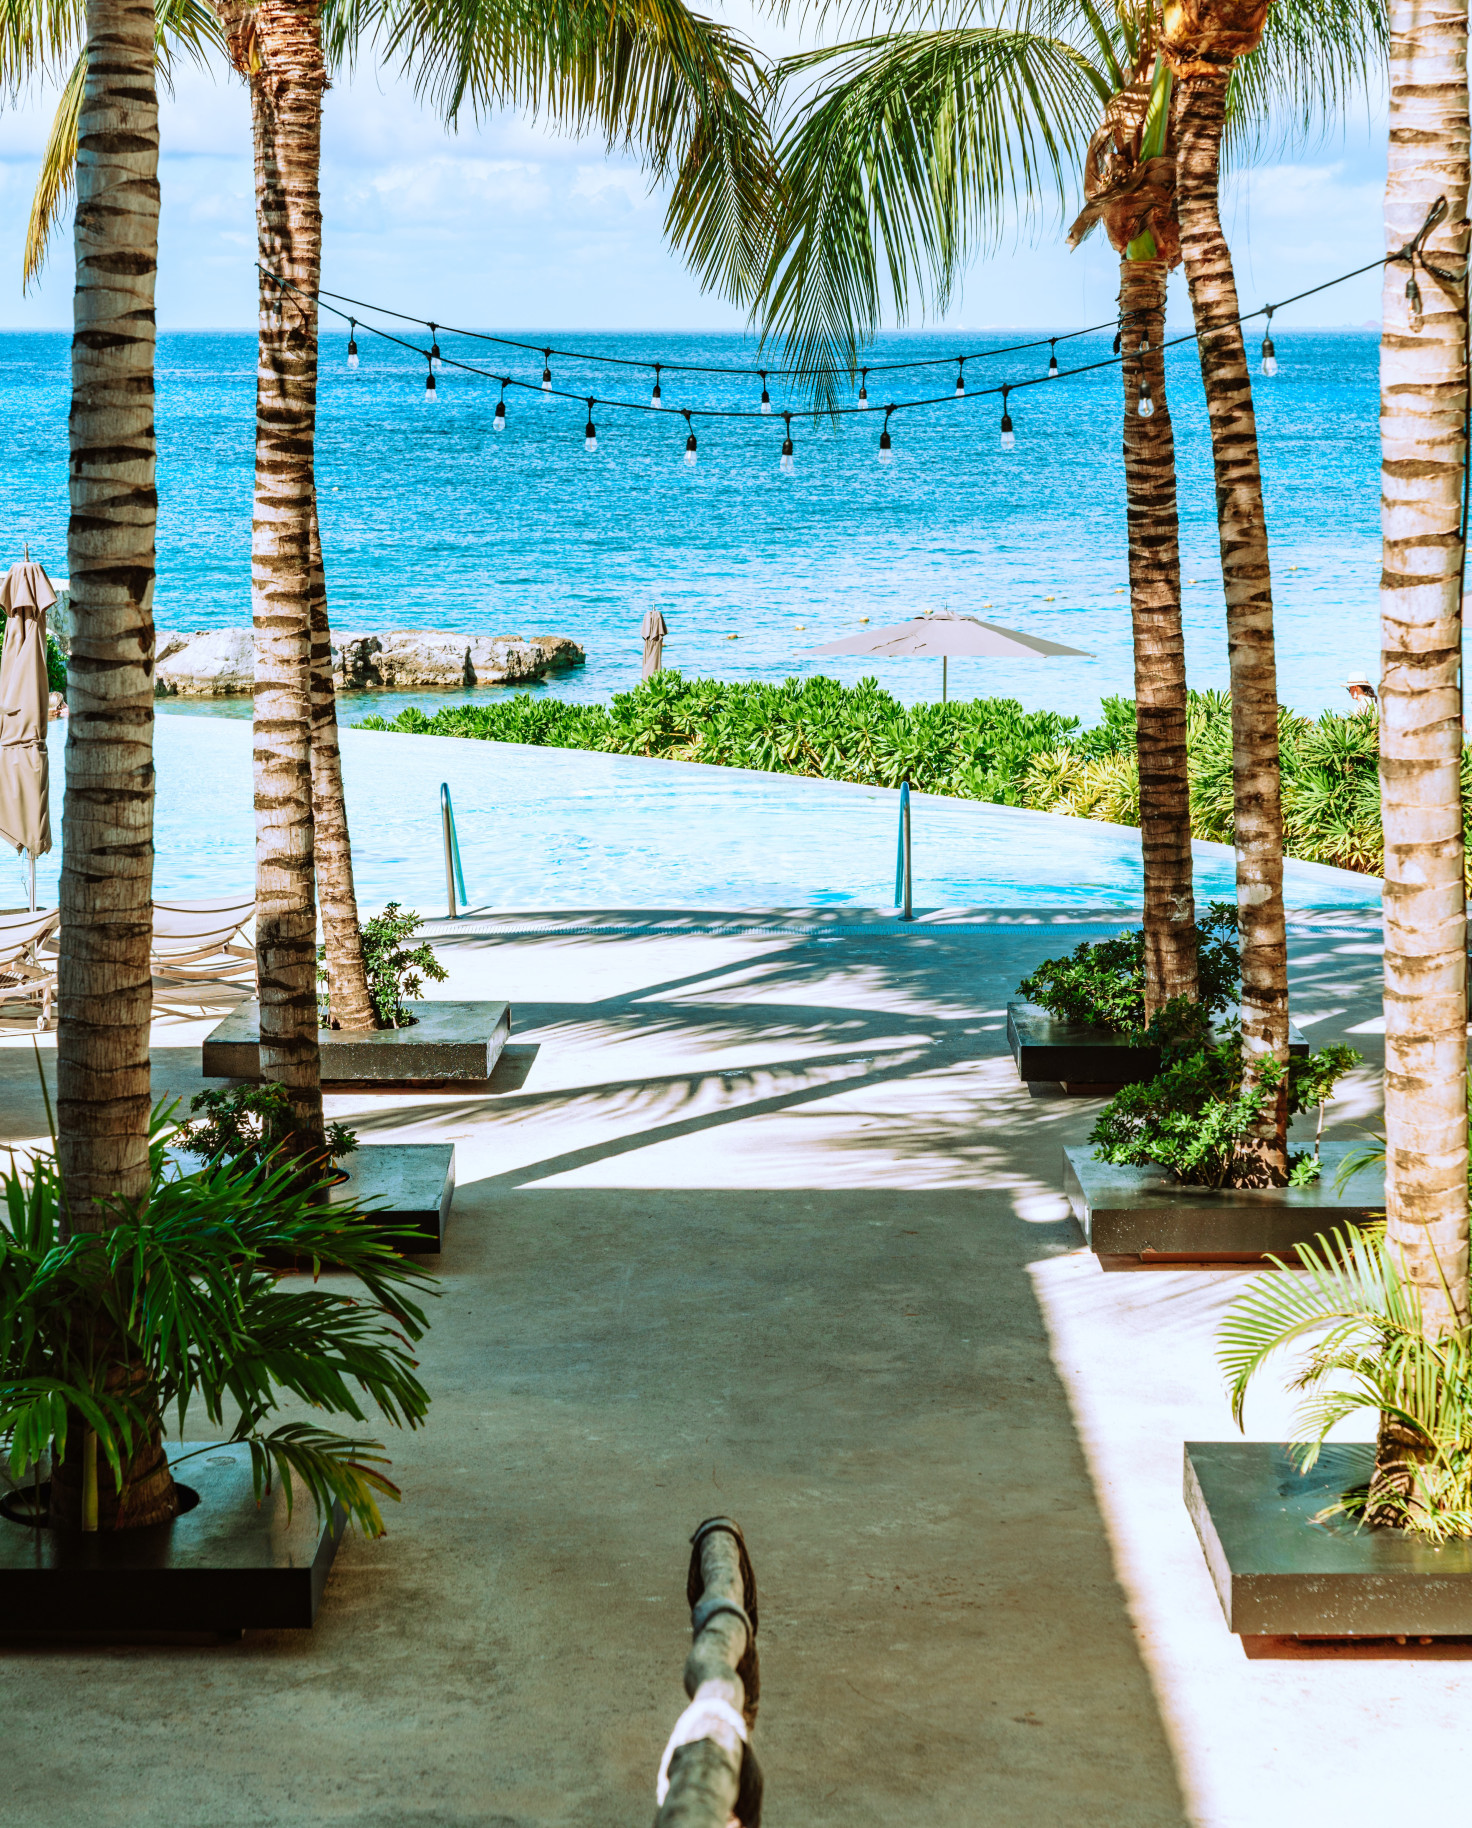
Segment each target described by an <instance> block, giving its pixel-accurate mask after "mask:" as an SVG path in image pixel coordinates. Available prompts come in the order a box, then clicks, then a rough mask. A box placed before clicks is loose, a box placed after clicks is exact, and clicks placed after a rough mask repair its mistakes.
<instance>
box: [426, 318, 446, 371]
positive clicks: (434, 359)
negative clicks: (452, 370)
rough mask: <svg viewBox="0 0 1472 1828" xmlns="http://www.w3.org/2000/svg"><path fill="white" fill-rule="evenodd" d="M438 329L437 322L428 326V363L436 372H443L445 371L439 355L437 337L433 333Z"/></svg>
mask: <svg viewBox="0 0 1472 1828" xmlns="http://www.w3.org/2000/svg"><path fill="white" fill-rule="evenodd" d="M438 329H439V325H438V324H431V325H430V326H429V341H430V350H429V365H430V367H431V368H432V369H433V370H434V371H435V373H436V374H443V373H444V372H445V364H444V362H443V360H442V359H441V356H440V345H439V339H438V337H436V335H435V332H436V331H437V330H438Z"/></svg>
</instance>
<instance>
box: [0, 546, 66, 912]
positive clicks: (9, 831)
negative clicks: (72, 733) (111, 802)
mask: <svg viewBox="0 0 1472 1828" xmlns="http://www.w3.org/2000/svg"><path fill="white" fill-rule="evenodd" d="M55 601H56V592H55V591H54V590H53V589H52V588H51V580H50V578H48V577H47V575H46V573H45V571H44V570H43V569H42V567H41V566H39V565H37V564H33V563H32V562H31V561H30V560H29V559H27V560H26V561H25V562H24V563H23V564H20V565H12V566H11V568H10V570H9V571H8V572H6V574H5V576H4V578H3V579H0V609H3V610H4V611H5V645H4V647H3V649H0V837H5V838H8V839H9V840H10V842H11V843H12V844H13V845H14V846H15V848H16V849H17V850H20V851H26V852H28V853H29V856H30V860H31V906H32V908H34V907H35V905H36V859H37V857H41V856H44V855H45V854H46V852H47V851H49V850H50V849H51V809H50V803H49V799H50V792H49V790H50V768H49V766H48V764H47V759H46V709H47V699H48V696H49V691H50V687H49V683H48V681H47V677H46V611H47V610H48V609H50V607H51V605H52V604H53V603H54V602H55Z"/></svg>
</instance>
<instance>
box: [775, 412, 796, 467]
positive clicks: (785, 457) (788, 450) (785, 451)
mask: <svg viewBox="0 0 1472 1828" xmlns="http://www.w3.org/2000/svg"><path fill="white" fill-rule="evenodd" d="M782 417H783V419H785V420H786V422H787V436H786V437H785V438H784V439H783V440H782V462H781V463H780V464H779V465H778V468H779V469H780V470H781V471H782V474H783V475H784V476H790V475H791V474H792V472H793V468H794V467H795V466H794V465H793V461H792V414H791V413H783V415H782Z"/></svg>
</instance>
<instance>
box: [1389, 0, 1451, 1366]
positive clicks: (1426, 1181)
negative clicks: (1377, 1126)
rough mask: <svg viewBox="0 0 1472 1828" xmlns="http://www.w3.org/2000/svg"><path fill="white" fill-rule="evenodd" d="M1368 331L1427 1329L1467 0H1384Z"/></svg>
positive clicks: (1416, 1251) (1393, 968) (1403, 1237)
mask: <svg viewBox="0 0 1472 1828" xmlns="http://www.w3.org/2000/svg"><path fill="white" fill-rule="evenodd" d="M1391 27H1392V29H1391V59H1390V151H1389V173H1388V177H1387V181H1386V188H1385V233H1386V237H1387V240H1386V243H1385V245H1386V246H1387V247H1389V248H1395V249H1398V250H1400V253H1399V255H1398V256H1397V257H1395V258H1392V259H1391V260H1390V261H1389V262H1388V263H1387V264H1386V267H1385V280H1384V292H1383V298H1382V310H1383V319H1382V322H1383V326H1384V327H1383V330H1382V332H1381V344H1380V453H1381V499H1382V512H1381V525H1382V529H1383V535H1384V556H1383V560H1382V565H1381V572H1380V613H1381V636H1380V646H1381V650H1382V662H1381V667H1382V683H1381V688H1380V719H1381V751H1382V756H1381V764H1380V782H1381V803H1382V811H1381V823H1382V828H1383V831H1384V839H1385V1014H1386V1023H1385V1132H1386V1136H1387V1137H1388V1139H1389V1148H1388V1151H1387V1156H1386V1165H1385V1211H1386V1224H1387V1245H1388V1248H1389V1249H1391V1250H1393V1251H1394V1253H1395V1254H1396V1263H1397V1268H1398V1271H1399V1273H1400V1274H1401V1275H1402V1276H1403V1277H1404V1279H1405V1280H1406V1281H1408V1282H1409V1283H1411V1284H1412V1285H1413V1286H1414V1288H1415V1290H1416V1292H1417V1298H1418V1300H1419V1302H1420V1307H1421V1311H1422V1313H1423V1314H1424V1316H1425V1323H1426V1327H1427V1330H1428V1332H1429V1333H1430V1334H1431V1335H1432V1336H1433V1337H1438V1336H1440V1335H1441V1334H1443V1333H1445V1334H1446V1335H1447V1336H1448V1337H1452V1336H1454V1335H1456V1334H1458V1333H1459V1332H1460V1330H1461V1329H1463V1328H1465V1326H1466V1323H1467V1318H1468V1311H1469V1302H1468V1276H1467V1257H1468V1193H1467V1164H1466V1159H1465V1156H1466V1149H1467V1087H1466V1081H1465V1079H1464V1076H1463V1068H1464V1065H1465V1063H1466V1021H1467V989H1466V977H1467V952H1466V948H1467V931H1466V902H1465V896H1464V893H1463V890H1462V887H1461V883H1462V881H1464V880H1465V878H1466V869H1467V857H1466V841H1465V836H1464V833H1465V826H1464V819H1463V814H1462V811H1461V808H1460V806H1459V801H1460V802H1462V803H1463V804H1464V803H1465V798H1464V795H1465V788H1464V783H1465V781H1466V752H1465V750H1464V748H1463V742H1462V673H1461V643H1462V634H1461V631H1462V625H1463V577H1464V573H1465V568H1466V559H1467V554H1466V507H1465V503H1466V499H1467V498H1466V492H1465V491H1466V484H1467V463H1468V451H1467V441H1466V419H1467V411H1468V385H1469V382H1468V371H1467V258H1468V228H1467V190H1468V156H1467V136H1468V108H1467V85H1466V83H1465V81H1464V80H1463V79H1462V77H1461V75H1460V74H1459V72H1460V71H1461V70H1463V69H1464V68H1465V65H1466V58H1467V10H1466V7H1465V6H1464V5H1460V4H1458V5H1453V6H1449V7H1436V8H1434V9H1433V10H1432V11H1430V12H1429V13H1428V12H1425V11H1423V10H1422V9H1421V8H1419V7H1417V8H1412V7H1411V6H1410V5H1409V4H1408V0H1392V5H1391Z"/></svg>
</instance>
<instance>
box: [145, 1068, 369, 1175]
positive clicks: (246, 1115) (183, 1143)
mask: <svg viewBox="0 0 1472 1828" xmlns="http://www.w3.org/2000/svg"><path fill="white" fill-rule="evenodd" d="M189 1109H190V1110H191V1111H202V1112H203V1113H204V1115H203V1116H202V1117H201V1118H199V1120H198V1121H197V1122H195V1123H186V1124H181V1125H180V1126H179V1128H178V1129H177V1130H176V1131H175V1132H174V1141H175V1142H176V1143H177V1144H178V1146H179V1147H180V1148H181V1149H187V1150H188V1151H189V1152H190V1154H191V1155H202V1156H203V1157H204V1158H205V1160H206V1161H211V1162H236V1163H239V1164H241V1165H242V1166H245V1167H251V1168H259V1167H261V1166H263V1165H264V1164H265V1163H266V1162H267V1161H269V1159H270V1158H271V1156H272V1155H273V1154H274V1153H275V1152H276V1150H277V1149H278V1148H279V1147H280V1144H281V1142H282V1139H283V1137H284V1136H285V1134H286V1130H287V1127H288V1121H287V1112H288V1105H287V1097H286V1087H285V1086H283V1085H274V1084H265V1085H240V1086H233V1087H231V1088H230V1089H228V1090H224V1091H205V1092H196V1093H195V1095H194V1096H193V1098H191V1099H190V1101H189ZM326 1135H327V1154H328V1156H329V1158H330V1159H332V1160H334V1161H335V1160H337V1159H338V1158H339V1157H341V1156H344V1155H351V1154H352V1152H353V1150H354V1149H356V1148H357V1146H358V1138H357V1134H356V1133H355V1132H354V1131H352V1130H350V1129H349V1128H348V1127H347V1125H346V1124H342V1123H330V1124H328V1125H327V1126H326Z"/></svg>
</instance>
